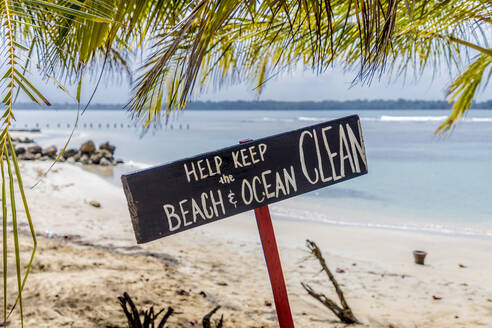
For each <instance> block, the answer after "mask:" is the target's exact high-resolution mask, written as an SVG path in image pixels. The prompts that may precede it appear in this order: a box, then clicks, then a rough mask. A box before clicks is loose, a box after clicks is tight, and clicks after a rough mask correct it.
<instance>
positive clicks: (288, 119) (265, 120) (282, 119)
mask: <svg viewBox="0 0 492 328" xmlns="http://www.w3.org/2000/svg"><path fill="white" fill-rule="evenodd" d="M263 121H264V122H294V120H293V119H291V118H275V117H263Z"/></svg>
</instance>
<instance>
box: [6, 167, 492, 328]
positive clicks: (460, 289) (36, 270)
mask: <svg viewBox="0 0 492 328" xmlns="http://www.w3.org/2000/svg"><path fill="white" fill-rule="evenodd" d="M46 168H47V163H40V162H29V163H27V162H25V163H22V164H21V170H22V172H23V174H24V181H25V185H26V186H31V185H32V184H34V182H35V181H36V180H37V179H38V178H39V176H40V174H41V172H43V171H44V170H45V169H46ZM27 195H28V200H29V204H30V210H31V215H32V217H33V221H34V224H35V228H36V229H37V231H38V232H39V234H38V235H39V236H40V250H39V251H38V254H37V256H36V259H35V265H34V266H33V270H32V273H31V276H30V278H29V280H28V283H27V286H26V292H25V293H26V295H27V296H26V299H27V301H26V304H25V306H26V308H28V309H29V308H31V310H28V311H33V313H32V314H30V315H29V316H28V320H33V321H32V322H36V325H37V326H39V327H49V326H62V325H64V324H68V323H70V325H71V326H72V327H100V324H101V322H104V324H109V323H110V322H113V324H122V325H123V324H124V320H123V314H122V312H121V310H120V308H119V306H118V303H117V300H116V297H117V296H120V295H121V294H122V293H123V292H125V291H128V292H129V293H130V295H132V296H135V299H136V302H137V304H138V305H139V306H141V307H148V306H150V305H151V304H155V305H156V306H162V307H164V306H167V305H170V306H173V307H174V308H175V309H176V311H178V312H181V313H182V314H179V315H176V318H175V319H173V320H174V321H172V323H174V324H175V325H177V326H178V327H188V326H189V325H188V326H187V324H186V323H185V321H186V320H191V319H192V318H193V319H199V318H201V317H203V315H205V313H207V312H208V311H210V310H211V309H212V308H213V307H214V305H221V306H222V309H221V310H220V311H219V313H222V314H224V319H225V327H275V326H276V321H275V320H276V319H275V318H276V316H275V312H274V306H272V305H271V304H272V302H273V299H272V295H271V289H270V285H269V280H268V274H267V271H266V266H265V263H264V259H263V253H262V249H261V244H260V241H259V237H258V231H257V228H256V221H255V219H254V216H253V215H252V213H244V214H240V215H237V216H234V217H231V218H227V219H224V220H220V221H218V222H214V223H211V224H208V225H204V226H201V227H198V228H196V229H192V230H189V231H185V232H183V233H180V234H177V235H173V236H169V237H166V238H162V239H160V240H157V241H154V242H150V243H148V244H143V245H137V244H136V242H135V238H134V235H133V231H132V227H131V221H130V216H129V214H128V209H127V206H126V202H125V198H124V195H123V191H122V190H121V188H119V187H118V186H116V185H114V184H112V183H110V182H109V181H108V180H107V179H106V178H104V177H101V176H99V175H97V174H95V173H91V172H88V171H87V170H84V169H82V168H81V167H79V166H76V165H71V164H67V163H58V164H56V165H55V167H54V168H53V169H52V171H51V172H50V173H49V174H48V176H47V177H46V178H44V179H43V181H42V182H41V183H40V184H39V185H38V186H36V188H34V189H33V190H31V189H28V190H27ZM91 200H97V201H98V202H100V204H101V207H100V208H95V207H93V206H91V205H90V201H91ZM23 220H24V218H23V217H22V213H21V214H20V221H21V222H25V221H23ZM273 221H274V228H275V231H276V236H277V242H278V246H279V251H280V256H281V259H282V264H283V269H284V275H285V278H286V283H287V288H288V292H289V298H290V303H291V308H292V311H293V315H294V320H295V322H296V326H298V327H327V326H328V327H341V326H342V325H340V324H338V323H336V322H337V321H336V318H335V317H334V316H333V314H331V313H330V312H329V311H328V309H326V308H324V307H323V306H322V305H321V304H319V303H318V302H317V301H316V300H314V299H312V298H311V297H310V296H309V295H307V293H306V292H305V291H304V290H303V289H302V287H301V286H300V282H301V281H303V282H308V283H309V284H310V285H311V286H312V287H313V288H314V289H315V290H319V291H321V292H323V293H326V295H327V296H329V297H332V298H336V295H335V294H334V292H333V289H332V286H331V285H330V282H329V281H328V279H327V277H326V276H325V275H324V274H320V273H319V271H320V267H319V264H318V263H317V262H316V261H315V260H313V259H311V258H310V257H309V254H308V251H307V249H306V248H305V240H306V239H310V240H313V241H315V242H316V243H318V245H319V246H320V248H321V250H322V251H323V254H324V256H325V258H326V260H327V263H328V266H329V268H330V269H331V270H332V271H333V272H335V276H336V278H337V279H338V281H339V283H340V284H341V285H342V288H343V290H344V293H345V295H346V298H347V301H348V302H349V304H350V305H351V307H352V308H353V311H354V313H355V315H356V316H357V318H358V319H359V320H360V321H362V322H363V324H364V326H367V327H389V326H390V325H393V327H454V326H456V327H475V326H477V327H478V326H487V325H492V296H491V295H492V281H491V280H490V278H489V277H490V272H492V263H490V261H486V259H487V258H490V256H491V255H492V241H491V240H481V239H474V238H463V237H456V236H439V235H434V234H421V233H416V232H407V231H392V230H383V229H371V228H358V227H349V226H335V225H327V224H321V223H314V222H302V221H298V222H296V221H289V220H276V219H275V217H274V220H273ZM26 229H27V226H26V225H22V226H21V230H22V231H23V232H24V234H27V233H28V231H27V230H26ZM22 239H23V246H22V249H23V252H24V253H25V254H24V258H25V256H26V255H27V254H28V252H29V249H30V248H29V238H28V237H27V236H23V238H22ZM415 249H423V250H426V251H427V252H428V253H429V255H428V257H427V263H426V265H425V266H420V265H416V264H414V263H413V258H412V251H413V250H415ZM55 251H56V256H55V255H54V253H53V252H55ZM50 254H51V255H50ZM74 254H76V255H74ZM51 262H53V263H55V264H56V265H55V264H52V263H51ZM81 263H82V264H81ZM84 263H85V264H87V263H99V264H97V265H92V264H90V265H89V264H87V265H85V264H84ZM460 265H461V266H460ZM169 267H172V273H171V272H168V271H167V270H168V269H167V268H169ZM63 268H65V269H63ZM66 268H70V269H66ZM159 268H160V269H159ZM162 268H164V269H162ZM336 269H341V270H338V271H339V272H340V273H336V271H337V270H336ZM67 270H68V271H67ZM162 270H164V271H162ZM10 272H11V274H12V272H13V271H12V270H11V271H10ZM102 272H104V274H103V273H102ZM140 275H143V276H145V278H144V279H143V280H142V278H141V277H140ZM47 277H49V278H47ZM137 278H138V279H137ZM9 279H11V281H12V284H11V285H12V286H13V285H14V280H13V279H14V277H13V276H11V277H10V278H9ZM46 279H48V280H49V281H50V282H47V281H46ZM146 279H148V280H146ZM55 281H56V286H55V285H54V282H55ZM54 290H57V291H58V292H57V293H55V292H54ZM181 290H185V291H186V293H184V295H188V296H183V295H179V293H180V291H181ZM202 291H203V292H204V294H205V295H206V297H204V296H202V295H203V294H200V292H202ZM35 295H38V296H35ZM56 295H58V297H55V296H56ZM90 295H92V298H91V296H90ZM435 297H437V298H441V299H438V300H436V299H434V298H435ZM91 299H92V301H90V300H91ZM78 302H79V303H80V306H79V304H78ZM84 302H85V303H84ZM34 309H35V310H34ZM95 309H97V311H96V312H94V311H95ZM101 309H104V310H101ZM53 311H55V312H56V313H58V312H59V314H56V313H54V312H53ZM29 313H30V312H29ZM48 314H50V315H48ZM96 317H97V318H99V319H98V321H97V324H96V323H95V321H94V318H96ZM55 323H56V324H55Z"/></svg>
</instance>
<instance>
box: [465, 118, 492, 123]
mask: <svg viewBox="0 0 492 328" xmlns="http://www.w3.org/2000/svg"><path fill="white" fill-rule="evenodd" d="M463 121H465V122H481V123H482V122H492V117H465V118H464V119H463Z"/></svg>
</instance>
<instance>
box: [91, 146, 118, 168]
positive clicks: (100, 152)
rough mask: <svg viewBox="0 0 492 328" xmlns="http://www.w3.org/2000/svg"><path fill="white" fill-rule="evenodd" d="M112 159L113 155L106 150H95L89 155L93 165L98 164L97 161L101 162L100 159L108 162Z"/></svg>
mask: <svg viewBox="0 0 492 328" xmlns="http://www.w3.org/2000/svg"><path fill="white" fill-rule="evenodd" d="M112 157H113V155H112V154H111V153H110V152H109V151H108V150H106V149H99V150H96V152H95V153H94V154H92V155H91V157H90V160H91V161H92V163H94V164H99V161H100V160H101V158H106V159H108V160H111V158H112Z"/></svg>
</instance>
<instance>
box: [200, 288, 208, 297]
mask: <svg viewBox="0 0 492 328" xmlns="http://www.w3.org/2000/svg"><path fill="white" fill-rule="evenodd" d="M200 295H201V296H203V297H204V298H207V294H206V293H205V292H204V291H203V290H202V291H201V292H200Z"/></svg>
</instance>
